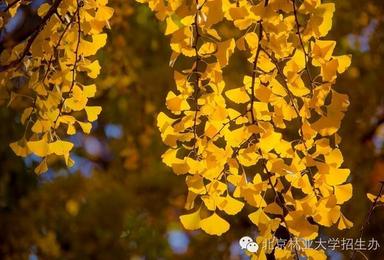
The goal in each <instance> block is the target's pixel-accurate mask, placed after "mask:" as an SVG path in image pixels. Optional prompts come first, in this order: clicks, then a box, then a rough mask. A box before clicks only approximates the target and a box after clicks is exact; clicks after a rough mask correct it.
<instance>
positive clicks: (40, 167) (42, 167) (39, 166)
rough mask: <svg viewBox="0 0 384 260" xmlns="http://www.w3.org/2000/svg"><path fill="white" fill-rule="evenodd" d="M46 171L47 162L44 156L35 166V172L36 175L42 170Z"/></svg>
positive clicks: (42, 171)
mask: <svg viewBox="0 0 384 260" xmlns="http://www.w3.org/2000/svg"><path fill="white" fill-rule="evenodd" d="M46 171H48V164H47V159H46V158H44V159H43V160H42V161H41V162H40V163H39V165H38V166H37V167H36V168H35V173H36V174H37V175H40V174H42V173H44V172H46Z"/></svg>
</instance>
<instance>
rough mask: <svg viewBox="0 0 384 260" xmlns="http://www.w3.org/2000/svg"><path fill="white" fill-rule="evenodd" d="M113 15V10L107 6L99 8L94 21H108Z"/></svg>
mask: <svg viewBox="0 0 384 260" xmlns="http://www.w3.org/2000/svg"><path fill="white" fill-rule="evenodd" d="M112 15H113V8H111V7H108V6H99V8H98V9H97V12H96V16H95V19H96V20H99V21H108V20H109V19H110V18H111V17H112Z"/></svg>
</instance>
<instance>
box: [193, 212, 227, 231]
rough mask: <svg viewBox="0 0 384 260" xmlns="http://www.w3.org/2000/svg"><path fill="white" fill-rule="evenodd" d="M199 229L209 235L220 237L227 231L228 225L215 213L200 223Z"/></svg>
mask: <svg viewBox="0 0 384 260" xmlns="http://www.w3.org/2000/svg"><path fill="white" fill-rule="evenodd" d="M200 227H201V229H202V230H204V231H205V232H206V233H208V234H210V235H217V236H220V235H221V234H223V233H225V232H227V231H228V230H229V223H228V222H227V221H226V220H225V219H223V218H222V217H220V216H219V215H217V214H216V213H213V214H212V215H211V216H209V217H208V218H205V219H203V220H201V221H200Z"/></svg>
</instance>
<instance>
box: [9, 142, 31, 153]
mask: <svg viewBox="0 0 384 260" xmlns="http://www.w3.org/2000/svg"><path fill="white" fill-rule="evenodd" d="M9 146H10V147H11V149H12V151H13V152H14V153H15V154H16V155H17V156H21V157H26V156H27V155H28V148H27V145H26V142H25V139H22V140H19V141H16V142H13V143H10V144H9Z"/></svg>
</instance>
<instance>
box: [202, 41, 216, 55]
mask: <svg viewBox="0 0 384 260" xmlns="http://www.w3.org/2000/svg"><path fill="white" fill-rule="evenodd" d="M216 49H217V47H216V44H215V43H213V42H205V43H203V45H201V47H200V48H199V55H201V56H208V55H211V54H213V53H214V52H216Z"/></svg>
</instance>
